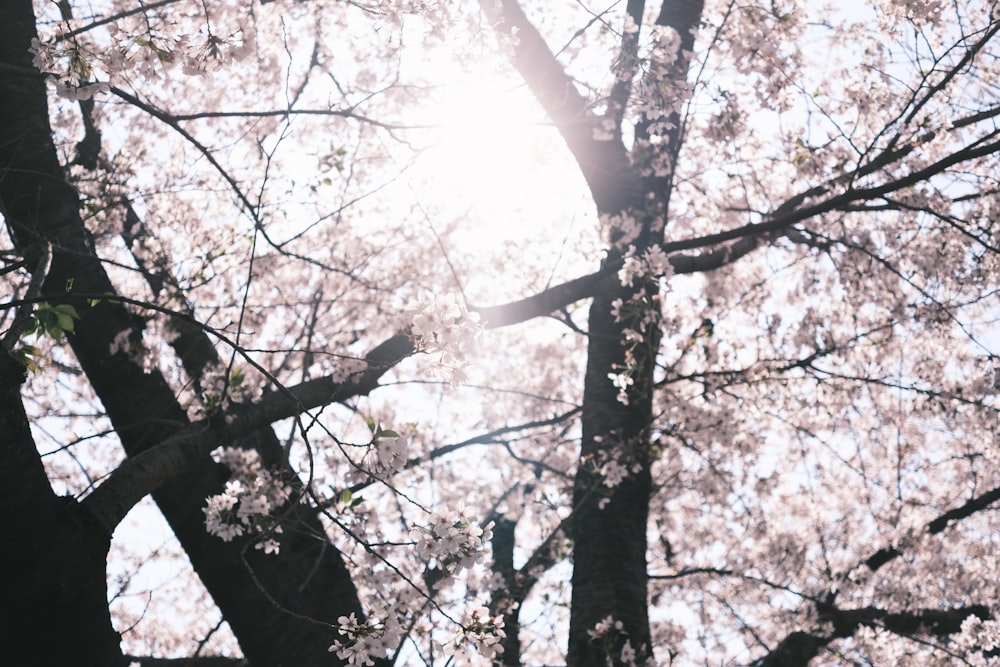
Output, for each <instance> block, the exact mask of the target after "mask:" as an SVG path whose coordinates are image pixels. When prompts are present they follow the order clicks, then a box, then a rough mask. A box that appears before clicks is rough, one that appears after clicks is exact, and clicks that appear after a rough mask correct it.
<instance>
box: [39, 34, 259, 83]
mask: <svg viewBox="0 0 1000 667" xmlns="http://www.w3.org/2000/svg"><path fill="white" fill-rule="evenodd" d="M227 30H228V34H226V33H227ZM106 39H107V40H108V42H109V43H105V44H102V45H96V44H90V43H88V42H86V41H84V40H82V39H78V38H75V39H64V40H61V41H57V40H54V39H52V40H48V39H46V40H42V39H39V38H37V37H36V38H34V39H33V40H32V41H31V47H30V49H29V51H30V52H31V55H32V64H33V65H34V67H35V68H36V69H38V70H39V71H40V72H43V73H45V74H48V75H49V80H50V81H51V82H52V83H54V84H55V88H56V92H57V93H59V95H61V96H62V97H66V98H68V99H70V100H71V101H75V100H85V99H90V98H91V97H93V96H94V95H95V94H96V93H100V92H104V91H107V90H108V89H109V87H110V86H111V85H113V84H115V83H120V82H121V81H124V80H126V79H128V78H130V77H140V78H145V79H148V80H155V79H158V78H160V76H161V75H162V73H163V72H165V71H166V70H167V69H170V68H174V67H179V68H180V69H181V71H183V73H184V74H187V75H205V74H207V73H209V72H211V71H214V70H217V69H219V68H221V67H226V66H228V65H230V64H231V63H233V62H235V61H240V60H243V59H245V58H246V57H247V56H249V55H250V54H252V53H253V50H254V48H255V43H254V31H253V30H252V29H251V28H250V27H249V26H248V25H247V24H246V23H245V20H244V19H242V18H240V19H238V20H237V21H236V24H235V25H234V26H233V27H232V29H231V30H229V29H223V28H222V27H221V26H216V29H215V30H209V29H208V28H207V27H206V28H203V29H202V30H201V31H199V32H198V33H196V34H183V33H179V34H168V33H167V32H166V31H164V30H162V29H160V28H158V27H152V26H151V25H150V23H149V22H148V20H147V21H142V20H139V19H137V18H133V17H126V18H123V19H120V20H118V21H115V22H112V23H111V24H110V25H109V26H108V33H107V35H106Z"/></svg>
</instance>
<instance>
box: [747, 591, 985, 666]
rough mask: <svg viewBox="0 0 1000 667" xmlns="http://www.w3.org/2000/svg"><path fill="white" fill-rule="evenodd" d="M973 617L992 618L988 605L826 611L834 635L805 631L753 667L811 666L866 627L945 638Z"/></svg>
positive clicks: (788, 637)
mask: <svg viewBox="0 0 1000 667" xmlns="http://www.w3.org/2000/svg"><path fill="white" fill-rule="evenodd" d="M970 616H976V617H977V618H980V619H982V620H984V621H985V620H989V619H992V618H993V616H992V614H991V613H990V610H989V608H988V607H986V606H985V605H970V606H968V607H956V608H954V609H917V610H915V611H907V612H901V613H896V614H890V613H888V612H886V611H885V610H883V609H878V608H877V607H864V608H861V609H846V610H841V609H836V608H831V609H826V610H823V617H824V618H826V619H827V620H830V621H831V622H832V623H833V627H834V631H833V634H829V635H826V634H820V633H813V632H804V631H801V630H798V631H795V632H793V633H791V634H789V635H788V636H787V637H785V638H784V639H782V640H781V642H779V643H778V645H777V646H776V647H775V648H774V649H772V650H771V651H770V652H769V653H768V654H767V655H765V656H764V657H762V658H759V659H757V660H755V661H754V662H753V667H807V665H808V664H809V662H810V661H811V660H812V659H813V658H815V657H816V656H817V655H819V652H820V651H821V650H822V649H823V647H825V646H826V645H827V644H829V643H830V642H832V641H833V640H834V639H842V638H845V637H850V636H852V635H853V634H854V633H855V632H857V631H858V629H859V628H861V627H862V626H869V627H881V628H884V629H886V630H888V631H890V632H893V633H896V634H898V635H904V636H909V635H933V636H937V637H943V636H947V635H950V634H954V633H956V632H959V631H961V629H962V622H963V621H965V619H967V618H969V617H970Z"/></svg>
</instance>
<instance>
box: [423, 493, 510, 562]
mask: <svg viewBox="0 0 1000 667" xmlns="http://www.w3.org/2000/svg"><path fill="white" fill-rule="evenodd" d="M410 537H412V538H413V540H414V541H415V542H416V549H417V554H418V555H419V556H420V557H421V558H424V559H426V560H427V561H431V560H434V561H437V563H438V564H439V565H441V566H442V567H443V568H444V569H445V571H446V572H447V573H448V574H455V573H456V572H457V571H458V570H460V569H466V568H469V567H472V566H473V565H475V564H477V563H480V562H482V561H483V560H484V559H485V556H486V553H485V548H486V543H487V542H489V541H490V540H491V539H492V538H493V522H492V521H491V522H490V523H488V524H486V525H485V526H482V527H480V526H479V525H478V524H477V523H476V521H475V520H474V519H473V517H472V508H470V507H466V506H464V505H459V506H458V507H457V508H454V509H452V508H445V509H444V510H442V511H440V512H438V513H436V514H434V516H433V518H432V520H431V522H430V524H429V525H426V526H415V527H413V528H411V529H410Z"/></svg>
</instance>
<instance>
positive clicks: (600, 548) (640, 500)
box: [567, 0, 704, 667]
mask: <svg viewBox="0 0 1000 667" xmlns="http://www.w3.org/2000/svg"><path fill="white" fill-rule="evenodd" d="M703 4H704V3H703V1H702V0H678V1H676V2H670V1H665V2H664V3H663V5H662V6H661V10H660V13H659V15H658V17H657V20H656V22H657V24H659V25H663V26H670V27H672V28H674V29H675V30H677V32H678V34H679V35H680V37H681V40H680V44H681V46H680V51H679V53H680V54H683V53H685V52H690V51H691V49H692V48H693V44H694V30H695V29H696V27H697V25H698V22H699V20H700V17H701V11H702V8H703ZM644 7H645V3H644V2H642V1H641V0H631V1H630V2H629V3H628V6H627V12H628V13H629V14H630V15H632V17H633V20H635V21H636V23H641V21H642V15H643V13H644ZM687 68H688V61H687V59H686V58H685V57H683V56H679V57H678V59H677V60H676V62H675V63H674V64H673V65H672V66H670V67H667V68H665V69H664V70H662V71H660V72H659V73H657V76H659V77H660V79H659V80H660V82H661V83H662V84H664V86H665V88H666V89H667V90H668V91H669V92H668V93H667V94H666V96H665V101H664V103H665V104H669V105H670V107H669V108H666V109H664V110H663V111H662V116H664V117H667V118H668V119H669V126H670V127H671V128H672V129H671V130H669V131H668V132H667V133H666V135H665V136H664V137H662V138H663V141H662V142H660V143H658V144H655V145H654V144H652V143H651V142H649V141H648V140H649V138H650V137H649V134H650V132H649V127H650V125H651V124H652V123H653V122H654V121H656V120H658V119H657V118H650V117H648V116H643V117H641V118H640V119H639V121H638V122H637V123H636V126H635V145H634V147H633V149H632V161H631V165H630V166H628V167H623V168H622V171H620V172H616V173H614V174H610V175H609V176H608V184H609V185H610V186H613V187H612V194H611V195H608V193H607V192H606V188H605V190H601V189H595V187H594V185H593V184H592V183H591V190H592V192H593V194H594V199H595V202H596V203H597V206H598V211H599V213H601V214H604V215H607V216H610V217H611V219H615V216H623V217H624V218H625V219H627V220H630V221H631V222H633V223H634V224H635V225H636V226H637V227H638V236H637V237H636V238H635V239H634V241H630V242H629V243H628V245H630V246H633V251H634V252H635V254H636V255H638V256H641V255H642V253H643V252H644V251H645V250H647V249H649V248H653V247H656V246H659V245H661V244H662V243H663V233H664V229H665V227H666V224H667V220H668V209H669V202H670V193H671V189H672V184H673V165H675V164H676V162H677V157H678V153H679V149H680V145H681V141H682V139H683V135H682V133H681V118H680V115H679V113H678V110H679V109H680V106H681V102H682V101H683V100H684V99H686V95H687V93H686V87H685V82H686V76H687ZM653 69H654V68H652V67H651V72H650V74H648V75H647V76H652V75H653ZM630 85H631V84H630V82H629V81H620V82H619V84H618V86H616V90H618V92H619V94H620V95H621V97H622V100H621V103H622V104H624V100H625V99H627V96H628V95H627V91H628V89H629V87H630ZM659 153H665V155H660V154H659ZM578 160H579V156H578ZM654 160H660V169H654V168H652V165H653V164H654ZM665 166H669V168H668V169H666V172H664V171H663V168H664V167H665ZM581 169H583V170H584V171H585V172H586V171H587V169H588V166H587V165H586V164H584V163H581ZM591 180H593V178H592V179H591ZM588 182H589V181H588ZM615 184H618V185H617V186H616V185H615ZM602 193H603V194H602ZM615 193H617V196H614V195H615ZM607 203H612V204H614V206H612V207H607V206H606V204H607ZM602 204H605V205H602ZM619 207H620V208H619ZM622 235H623V230H622V228H619V227H612V229H611V230H610V241H611V242H612V244H613V245H612V249H611V250H610V251H609V253H608V257H607V259H606V260H605V262H606V263H613V262H616V261H618V260H620V259H621V258H622V253H624V252H626V250H625V248H621V247H619V246H621V245H625V244H624V242H623V241H622V240H621V237H622ZM602 287H603V289H599V290H598V292H597V296H595V297H594V300H593V302H592V303H591V307H590V313H589V319H588V329H589V330H588V334H589V338H588V347H587V372H586V378H585V380H584V383H585V384H584V395H583V416H582V443H581V450H580V460H579V464H578V467H577V473H576V478H575V480H574V487H573V508H574V515H573V542H574V547H573V593H572V604H571V608H570V636H569V654H568V657H567V662H568V664H570V665H573V666H574V667H583V666H586V667H604V666H605V665H609V664H612V665H621V664H629V663H630V662H631V660H632V656H634V660H635V663H636V664H645V662H646V661H648V660H651V659H652V657H653V647H652V646H651V643H650V636H651V635H650V628H649V615H648V603H647V592H646V591H647V581H648V577H647V572H646V547H647V542H646V531H647V525H646V523H647V519H648V516H649V500H650V493H651V492H652V478H651V472H650V466H651V464H652V457H653V455H652V452H651V443H650V433H649V428H650V424H651V422H652V394H653V382H654V378H653V373H654V369H655V366H656V355H657V353H658V351H659V347H660V338H661V332H660V300H659V282H658V279H656V278H655V277H640V278H637V279H636V280H635V282H634V283H633V284H632V285H626V286H623V285H622V284H621V282H620V281H619V280H617V276H614V275H612V276H609V277H608V278H607V279H605V281H604V284H603V285H602ZM616 300H620V303H621V304H623V305H624V306H625V308H623V309H622V314H621V315H619V316H618V317H616V316H614V315H613V313H612V310H613V308H614V303H615V301H616ZM629 330H631V331H632V332H638V333H639V334H641V336H642V340H641V341H640V342H635V340H634V339H632V340H631V341H630V339H629V335H630V334H629ZM625 370H627V371H628V373H629V375H630V378H631V381H632V384H631V386H629V387H628V390H627V392H626V393H627V400H626V401H621V400H619V388H617V387H615V386H614V385H613V384H612V381H611V379H610V378H609V377H608V376H609V374H610V373H619V372H622V371H625ZM609 460H615V461H616V462H617V463H619V464H620V465H622V466H624V467H626V468H629V472H628V475H627V477H625V479H624V480H623V481H622V482H621V483H620V484H618V485H616V486H613V488H612V487H609V486H608V485H606V484H605V477H604V475H602V474H601V467H602V466H603V465H604V464H606V463H607V462H608V461H609ZM607 619H610V621H611V626H610V627H609V628H608V629H607V630H606V631H605V633H604V634H603V635H602V636H600V637H598V638H593V637H592V636H591V634H590V632H591V631H593V630H595V629H596V628H597V626H598V624H600V623H602V622H604V621H605V620H607ZM618 624H620V625H618ZM626 643H627V644H628V646H629V647H630V649H631V652H626V653H623V649H625V646H626Z"/></svg>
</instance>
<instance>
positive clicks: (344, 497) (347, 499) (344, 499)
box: [340, 489, 354, 505]
mask: <svg viewBox="0 0 1000 667" xmlns="http://www.w3.org/2000/svg"><path fill="white" fill-rule="evenodd" d="M353 495H354V494H353V493H351V490H350V489H344V490H343V491H341V492H340V502H341V503H342V504H344V505H350V504H351V498H352V496H353Z"/></svg>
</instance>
